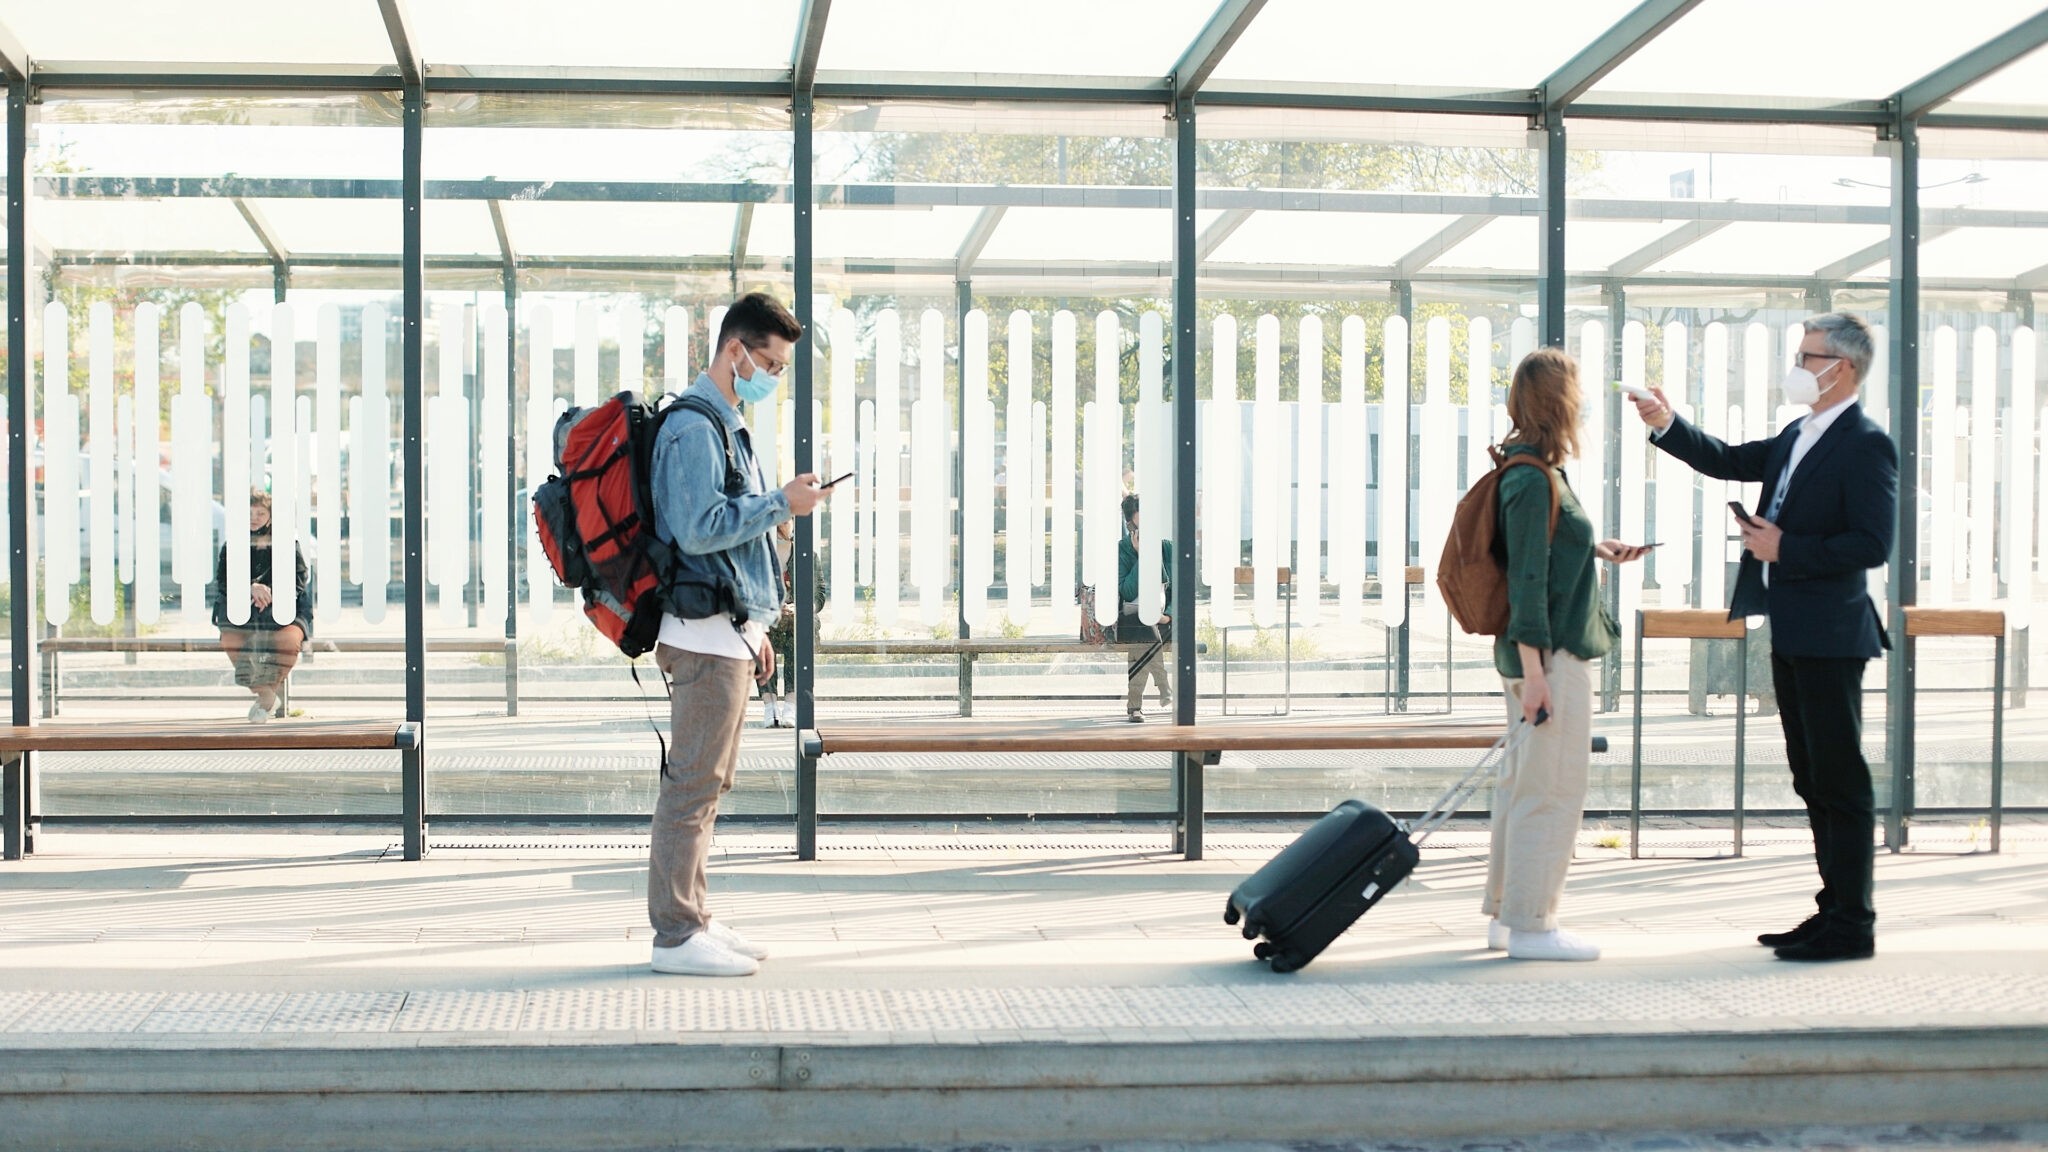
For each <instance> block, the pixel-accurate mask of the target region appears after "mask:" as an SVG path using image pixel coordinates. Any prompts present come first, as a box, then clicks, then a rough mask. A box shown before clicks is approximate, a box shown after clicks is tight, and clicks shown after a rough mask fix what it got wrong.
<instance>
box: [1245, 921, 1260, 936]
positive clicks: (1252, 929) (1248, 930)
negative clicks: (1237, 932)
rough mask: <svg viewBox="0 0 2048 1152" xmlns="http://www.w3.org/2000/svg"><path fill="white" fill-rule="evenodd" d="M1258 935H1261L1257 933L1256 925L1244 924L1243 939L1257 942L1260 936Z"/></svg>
mask: <svg viewBox="0 0 2048 1152" xmlns="http://www.w3.org/2000/svg"><path fill="white" fill-rule="evenodd" d="M1260 935H1261V933H1260V932H1259V926H1258V925H1256V924H1252V923H1249V922H1248V923H1246V924H1245V926H1244V938H1245V939H1247V940H1257V939H1258V938H1259V936H1260Z"/></svg>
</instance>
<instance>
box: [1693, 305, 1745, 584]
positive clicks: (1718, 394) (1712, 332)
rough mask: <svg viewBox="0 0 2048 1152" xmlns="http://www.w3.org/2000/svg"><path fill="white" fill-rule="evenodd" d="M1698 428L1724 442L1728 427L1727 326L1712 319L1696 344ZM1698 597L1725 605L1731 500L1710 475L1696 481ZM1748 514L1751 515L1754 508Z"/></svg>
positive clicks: (1720, 482) (1724, 487)
mask: <svg viewBox="0 0 2048 1152" xmlns="http://www.w3.org/2000/svg"><path fill="white" fill-rule="evenodd" d="M1700 381H1701V385H1700V419H1699V426H1700V427H1701V428H1702V429H1704V430H1705V431H1707V432H1708V433H1710V434H1713V435H1716V436H1720V437H1721V438H1723V439H1727V438H1728V436H1729V434H1730V429H1729V426H1728V326H1727V325H1726V324H1723V323H1721V322H1720V321H1718V320H1716V321H1714V322H1713V323H1710V324H1708V325H1707V330H1706V333H1705V335H1704V336H1703V338H1702V341H1701V344H1700ZM1699 483H1700V509H1701V511H1700V549H1701V551H1700V596H1699V602H1700V607H1702V608H1725V607H1727V606H1728V596H1727V590H1728V568H1727V564H1728V560H1729V558H1730V557H1731V555H1732V549H1731V545H1730V544H1729V540H1728V536H1729V533H1730V532H1731V531H1732V530H1733V525H1732V523H1731V522H1730V519H1729V516H1728V510H1727V508H1726V507H1725V505H1726V503H1727V502H1728V500H1730V499H1731V498H1732V496H1731V493H1730V489H1729V486H1728V483H1727V482H1726V481H1723V480H1716V479H1714V478H1712V477H1710V476H1701V477H1700V480H1699ZM1750 511H1751V512H1752V513H1754V512H1755V511H1756V509H1755V508H1751V509H1750Z"/></svg>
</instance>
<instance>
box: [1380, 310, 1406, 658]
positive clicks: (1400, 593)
mask: <svg viewBox="0 0 2048 1152" xmlns="http://www.w3.org/2000/svg"><path fill="white" fill-rule="evenodd" d="M1383 331H1384V334H1385V335H1384V339H1385V349H1384V354H1383V356H1382V359H1383V362H1384V363H1385V364H1386V375H1385V377H1384V381H1385V383H1384V390H1383V392H1382V394H1381V395H1382V400H1381V402H1380V452H1379V456H1380V469H1379V478H1380V483H1379V492H1380V540H1379V545H1380V550H1379V575H1380V623H1382V624H1385V625H1386V626H1387V627H1389V628H1395V627H1399V626H1400V624H1401V623H1402V622H1403V621H1404V620H1406V619H1407V618H1408V583H1407V580H1408V572H1407V565H1408V429H1409V412H1408V409H1409V403H1408V321H1407V320H1406V319H1404V318H1402V317H1400V316H1389V317H1387V321H1386V326H1385V328H1384V329H1383Z"/></svg>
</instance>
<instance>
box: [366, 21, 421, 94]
mask: <svg viewBox="0 0 2048 1152" xmlns="http://www.w3.org/2000/svg"><path fill="white" fill-rule="evenodd" d="M377 10H378V11H379V12H381V13H383V15H384V32H385V34H386V35H388V36H390V37H391V55H392V56H393V57H395V58H396V59H397V61H398V77H399V79H401V80H403V81H405V83H406V84H408V85H411V86H415V87H416V86H418V85H419V84H421V83H422V82H424V80H425V78H426V75H427V67H426V65H425V64H424V63H422V62H421V60H420V50H419V41H418V40H416V39H414V37H413V34H412V19H411V17H410V15H409V14H408V13H407V12H406V10H405V0H377Z"/></svg>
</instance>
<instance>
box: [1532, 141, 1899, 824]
mask: <svg viewBox="0 0 2048 1152" xmlns="http://www.w3.org/2000/svg"><path fill="white" fill-rule="evenodd" d="M1570 138H1571V142H1572V145H1573V148H1574V151H1573V152H1572V166H1573V169H1574V171H1575V172H1578V173H1581V174H1582V178H1583V179H1584V180H1585V182H1586V186H1585V190H1584V191H1583V192H1582V193H1581V194H1579V195H1577V196H1575V197H1574V198H1573V199H1572V201H1571V203H1570V209H1569V212H1568V224H1567V228H1566V244H1567V251H1566V258H1567V266H1568V270H1569V272H1570V275H1571V283H1572V289H1571V296H1570V310H1569V315H1568V320H1567V325H1566V332H1567V344H1566V347H1567V348H1568V349H1569V350H1570V351H1571V352H1572V353H1573V354H1574V355H1575V356H1576V357H1577V358H1578V360H1579V366H1580V372H1581V378H1582V381H1583V383H1584V385H1585V390H1586V392H1585V394H1586V400H1587V404H1586V407H1587V411H1588V413H1589V415H1588V430H1589V431H1591V432H1593V433H1594V435H1592V436H1590V437H1588V447H1587V450H1586V451H1585V453H1584V463H1583V465H1582V468H1581V471H1582V474H1584V476H1585V484H1584V486H1583V487H1581V489H1580V491H1581V493H1582V495H1583V494H1584V492H1585V488H1586V487H1597V489H1598V496H1597V497H1596V498H1595V499H1593V500H1589V501H1588V502H1587V504H1588V510H1589V512H1592V513H1593V515H1594V518H1595V524H1596V527H1597V528H1599V529H1601V532H1600V535H1602V536H1618V537H1619V538H1621V539H1623V540H1629V541H1637V542H1647V541H1652V540H1654V541H1657V542H1658V543H1659V546H1658V548H1657V549H1656V550H1655V551H1654V552H1652V553H1651V554H1650V556H1649V557H1648V558H1647V559H1646V560H1644V561H1642V562H1639V563H1635V564H1626V565H1619V566H1603V570H1604V579H1605V582H1606V583H1605V587H1604V592H1605V594H1606V598H1607V603H1608V605H1609V606H1610V608H1611V609H1612V610H1613V611H1614V613H1615V616H1616V619H1617V621H1618V622H1619V623H1620V625H1621V633H1622V642H1621V644H1620V646H1619V648H1618V650H1617V651H1616V653H1615V654H1614V655H1613V656H1612V657H1610V658H1609V659H1608V660H1606V661H1605V662H1604V666H1603V673H1604V680H1603V683H1602V684H1601V685H1600V689H1601V690H1600V692H1599V693H1598V695H1597V699H1598V701H1599V703H1598V711H1599V714H1598V715H1597V716H1596V718H1595V731H1598V732H1603V733H1605V734H1606V735H1607V736H1608V738H1609V740H1610V741H1611V742H1612V747H1613V748H1614V750H1615V751H1614V752H1613V753H1611V754H1610V755H1609V756H1606V757H1596V758H1595V769H1594V783H1593V791H1592V794H1591V796H1590V797H1589V799H1588V802H1587V804H1588V807H1589V808H1592V809H1607V810H1610V811H1615V812H1626V810H1627V808H1628V806H1629V800H1630V792H1631V765H1630V756H1631V753H1632V749H1631V746H1630V742H1631V740H1632V739H1633V724H1634V720H1635V717H1634V715H1633V711H1632V710H1633V703H1632V701H1633V688H1634V686H1635V682H1636V678H1637V676H1638V674H1640V677H1641V680H1642V683H1643V692H1644V696H1643V706H1642V707H1643V716H1642V721H1643V748H1642V758H1643V805H1644V807H1645V808H1646V809H1648V810H1653V811H1679V812H1701V813H1704V812H1722V811H1727V810H1729V809H1730V808H1731V807H1732V805H1733V803H1734V800H1735V787H1734V783H1735V781H1734V773H1735V755H1734V748H1735V740H1734V729H1735V715H1736V712H1737V710H1738V709H1741V710H1743V711H1744V713H1745V723H1746V725H1747V740H1746V743H1745V747H1744V761H1745V764H1746V775H1745V784H1746V794H1745V797H1744V801H1745V806H1746V807H1747V808H1748V809H1750V810H1759V809H1761V810H1765V811H1770V810H1793V809H1799V807H1800V805H1799V801H1798V799H1797V798H1796V797H1795V796H1794V795H1793V793H1792V790H1791V782H1790V777H1789V775H1788V774H1787V771H1786V769H1785V753H1784V741H1783V738H1782V735H1781V733H1780V732H1779V729H1778V722H1777V719H1776V715H1777V701H1776V696H1775V693H1774V692H1773V690H1772V685H1771V676H1770V628H1769V625H1768V624H1767V623H1765V622H1764V621H1763V620H1762V619H1761V618H1758V619H1754V620H1752V621H1750V623H1751V625H1752V627H1751V629H1750V631H1749V633H1748V640H1747V648H1746V653H1747V656H1746V659H1745V658H1743V657H1741V655H1740V653H1741V652H1742V651H1744V650H1743V649H1742V647H1741V645H1740V644H1738V642H1736V641H1732V640H1686V639H1656V640H1650V641H1648V642H1646V643H1645V644H1644V645H1643V648H1642V661H1643V664H1642V668H1641V669H1640V670H1638V669H1637V668H1636V665H1635V652H1636V647H1637V635H1638V628H1637V624H1638V612H1639V611H1652V612H1654V611H1662V610H1669V609H1684V608H1698V609H1705V610H1709V611H1710V612H1711V613H1713V615H1714V616H1715V617H1716V618H1718V617H1719V615H1720V614H1721V613H1722V612H1723V611H1724V610H1725V607H1726V605H1727V603H1728V595H1729V592H1730V590H1731V589H1732V588H1733V587H1734V581H1735V574H1736V568H1737V562H1738V561H1739V559H1740V556H1741V548H1742V546H1741V537H1740V535H1739V533H1738V532H1737V531H1736V528H1735V525H1734V523H1733V521H1732V519H1731V517H1730V516H1729V514H1728V511H1727V508H1726V505H1727V504H1728V502H1729V501H1738V502H1740V503H1741V504H1742V505H1743V506H1744V507H1745V508H1748V509H1751V510H1752V511H1755V510H1758V509H1760V507H1761V503H1760V502H1761V501H1762V500H1764V499H1765V498H1766V497H1767V494H1766V493H1763V492H1761V491H1760V489H1759V486H1758V485H1756V484H1736V483H1730V482H1723V481H1719V480H1712V479H1708V478H1705V477H1701V476H1698V475H1696V474H1694V473H1693V472H1692V471H1691V470H1690V469H1688V468H1686V467H1684V466H1683V465H1681V464H1679V463H1678V461H1676V460H1674V459H1672V458H1671V457H1668V456H1666V455H1664V454H1663V453H1662V452H1659V451H1657V450H1656V449H1655V448H1653V447H1651V446H1650V444H1649V443H1648V440H1647V435H1646V431H1645V429H1644V427H1643V425H1642V422H1641V421H1640V420H1639V419H1638V418H1637V416H1636V414H1635V410H1634V408H1633V407H1632V406H1631V405H1629V404H1628V403H1627V402H1626V400H1625V398H1624V397H1623V396H1622V395H1621V394H1620V392H1619V391H1618V390H1617V385H1629V386H1636V387H1655V388H1660V389H1662V390H1663V391H1664V393H1665V395H1666V396H1667V397H1669V399H1670V402H1671V403H1672V405H1673V407H1674V408H1675V409H1677V410H1678V412H1679V413H1680V414H1681V415H1682V416H1683V418H1685V419H1687V420H1689V421H1691V422H1693V423H1694V424H1696V425H1697V426H1699V427H1701V428H1703V429H1705V430H1706V431H1707V432H1709V433H1711V434H1713V435H1715V436H1718V437H1720V438H1722V439H1724V440H1727V441H1729V442H1730V443H1740V442H1743V441H1747V440H1756V439H1762V438H1767V437H1770V436H1773V435H1776V434H1777V433H1778V432H1779V431H1780V430H1781V429H1782V428H1783V427H1784V426H1785V425H1786V423H1787V422H1789V421H1791V420H1794V419H1796V418H1798V417H1799V416H1801V415H1802V414H1803V413H1804V409H1803V408H1800V407H1795V406H1790V405H1787V404H1786V403H1785V402H1784V400H1783V399H1782V397H1781V396H1780V395H1779V391H1778V382H1779V380H1780V379H1781V378H1782V377H1783V375H1784V373H1785V370H1786V369H1787V368H1788V367H1789V366H1790V365H1791V362H1792V356H1793V354H1794V352H1795V351H1796V350H1797V348H1798V346H1799V341H1800V339H1801V338H1802V337H1803V335H1804V330H1803V329H1802V328H1801V326H1800V321H1801V320H1803V319H1804V318H1805V317H1807V316H1809V315H1813V314H1816V313H1820V312H1826V311H1830V310H1841V311H1846V312H1851V313H1853V314H1856V315H1858V316H1861V317H1862V318H1863V319H1865V320H1866V321H1868V322H1869V323H1870V324H1871V325H1872V326H1873V329H1874V333H1873V335H1874V336H1875V338H1876V342H1877V361H1876V363H1874V364H1873V365H1872V370H1871V374H1870V379H1868V380H1866V381H1864V382H1863V385H1862V388H1861V395H1862V400H1861V403H1862V405H1863V407H1864V409H1865V411H1866V412H1868V413H1870V415H1871V416H1872V417H1873V418H1874V419H1877V420H1878V421H1879V422H1880V423H1882V422H1884V421H1885V420H1886V419H1887V417H1886V416H1885V412H1886V411H1887V409H1888V407H1889V403H1888V394H1887V389H1888V388H1889V387H1890V385H1889V382H1888V379H1887V373H1886V370H1885V363H1884V361H1885V355H1886V351H1885V335H1884V333H1885V320H1886V315H1885V277H1886V274H1887V273H1886V267H1887V260H1888V256H1887V251H1886V243H1887V238H1888V236H1889V233H1890V228H1889V224H1888V220H1889V216H1888V213H1889V203H1890V192H1889V188H1890V167H1889V163H1888V161H1887V160H1886V159H1885V158H1884V157H1883V156H1881V155H1873V152H1872V149H1871V146H1870V135H1869V133H1868V132H1867V131H1850V130H1837V129H1815V128H1805V129H1800V128H1787V127H1779V128H1768V127H1734V126H1731V127H1729V128H1724V129H1709V130H1706V131H1704V132H1703V131H1701V130H1699V129H1697V128H1691V127H1679V126H1675V125H1652V124H1640V125H1638V124H1630V125H1618V124H1609V123H1606V122H1578V121H1575V122H1573V126H1572V131H1571V137H1570ZM1871 589H1872V592H1873V594H1874V595H1875V596H1876V598H1877V600H1878V602H1879V604H1880V605H1882V604H1883V603H1884V598H1885V586H1884V573H1883V570H1882V569H1880V570H1878V571H1876V572H1873V573H1872V574H1871ZM1884 675H1885V670H1884V662H1883V661H1872V662H1871V664H1870V666H1869V668H1868V669H1867V674H1866V677H1865V691H1866V701H1865V727H1864V742H1865V752H1866V754H1867V755H1868V757H1869V759H1870V761H1871V764H1872V766H1873V771H1874V772H1875V773H1877V774H1878V775H1879V776H1880V778H1881V782H1880V800H1879V802H1880V803H1883V796H1882V790H1883V784H1882V778H1883V777H1884V776H1885V773H1886V769H1885V767H1884V758H1885V735H1884V727H1883V725H1884V719H1883V716H1884V683H1885V681H1884ZM1738 689H1746V696H1744V695H1739V694H1738Z"/></svg>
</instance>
